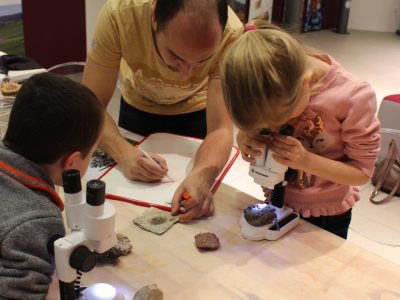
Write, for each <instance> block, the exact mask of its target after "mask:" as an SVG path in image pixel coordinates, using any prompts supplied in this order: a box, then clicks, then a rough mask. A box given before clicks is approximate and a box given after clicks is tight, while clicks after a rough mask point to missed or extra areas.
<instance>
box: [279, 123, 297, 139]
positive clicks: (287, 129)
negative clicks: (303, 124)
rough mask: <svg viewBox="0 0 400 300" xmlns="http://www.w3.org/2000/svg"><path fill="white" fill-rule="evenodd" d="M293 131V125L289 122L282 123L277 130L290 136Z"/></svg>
mask: <svg viewBox="0 0 400 300" xmlns="http://www.w3.org/2000/svg"><path fill="white" fill-rule="evenodd" d="M293 133H294V127H293V126H292V125H290V124H285V125H282V127H281V129H280V130H279V134H283V135H288V136H292V135H293Z"/></svg>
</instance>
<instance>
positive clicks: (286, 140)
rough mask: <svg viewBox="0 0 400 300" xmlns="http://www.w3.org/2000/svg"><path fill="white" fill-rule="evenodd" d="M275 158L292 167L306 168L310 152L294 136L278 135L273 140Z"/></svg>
mask: <svg viewBox="0 0 400 300" xmlns="http://www.w3.org/2000/svg"><path fill="white" fill-rule="evenodd" d="M271 149H272V150H273V151H274V152H275V153H274V154H273V156H272V157H273V158H274V159H275V160H276V161H277V162H279V163H281V164H282V165H285V166H287V167H289V168H292V169H297V170H303V171H304V170H306V166H307V164H308V161H309V156H310V155H309V154H310V152H308V151H307V150H306V149H305V148H304V146H303V144H302V143H301V142H300V141H299V140H297V139H296V138H294V137H292V136H286V135H277V136H275V137H274V139H273V141H272V148H271Z"/></svg>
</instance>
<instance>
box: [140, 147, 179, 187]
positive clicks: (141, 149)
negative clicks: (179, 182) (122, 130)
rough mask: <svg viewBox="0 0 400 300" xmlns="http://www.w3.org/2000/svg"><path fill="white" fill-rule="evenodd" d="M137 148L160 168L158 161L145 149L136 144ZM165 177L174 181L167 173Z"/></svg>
mask: <svg viewBox="0 0 400 300" xmlns="http://www.w3.org/2000/svg"><path fill="white" fill-rule="evenodd" d="M138 148H139V151H140V152H141V153H142V154H143V156H144V157H146V158H148V159H149V160H150V161H152V162H153V163H155V164H156V165H157V166H159V167H160V168H161V166H160V164H159V163H158V162H156V161H155V160H154V159H153V158H152V157H151V156H150V155H149V154H148V153H147V152H146V151H144V150H143V148H142V147H140V146H138ZM165 177H167V178H168V179H169V180H171V181H175V180H173V179H172V178H171V177H170V176H169V175H168V174H167V175H166V176H165Z"/></svg>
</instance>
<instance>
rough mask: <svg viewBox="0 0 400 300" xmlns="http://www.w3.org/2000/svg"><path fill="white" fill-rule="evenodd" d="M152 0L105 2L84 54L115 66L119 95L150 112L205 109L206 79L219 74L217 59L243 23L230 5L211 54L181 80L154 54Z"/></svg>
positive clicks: (105, 64) (107, 64) (180, 112)
mask: <svg viewBox="0 0 400 300" xmlns="http://www.w3.org/2000/svg"><path fill="white" fill-rule="evenodd" d="M151 5H152V0H109V1H107V3H106V4H105V5H104V6H103V8H102V10H101V12H100V15H99V18H98V20H97V23H96V29H95V33H94V38H93V41H92V44H91V49H90V50H89V56H90V58H91V59H93V60H94V61H95V62H96V63H98V64H100V65H103V66H108V67H115V66H119V65H120V76H121V79H122V85H123V89H122V96H123V97H124V99H125V100H126V101H127V102H128V103H129V104H130V105H132V106H134V107H136V108H138V109H140V110H142V111H145V112H149V113H155V114H163V115H175V114H182V113H189V112H194V111H198V110H201V109H204V108H205V105H206V97H207V84H208V80H209V79H214V78H217V79H218V78H220V67H219V63H220V61H221V60H222V58H223V55H224V54H225V51H226V50H227V48H228V46H229V45H230V44H231V43H232V42H233V41H234V40H235V38H236V37H238V35H239V34H240V31H241V28H242V23H241V22H240V20H239V19H238V18H237V16H236V15H235V14H234V13H233V11H232V10H231V9H229V14H228V22H227V25H226V27H225V30H224V34H223V37H222V40H221V44H220V45H219V47H218V49H217V51H216V53H215V54H214V56H213V57H212V58H211V59H210V60H209V61H208V62H207V63H206V64H205V65H204V66H203V67H202V68H199V69H196V70H194V72H193V75H192V76H191V77H190V78H189V79H187V80H184V81H182V79H181V76H180V75H179V73H178V72H176V71H173V70H171V69H170V68H169V67H168V66H167V64H166V63H165V62H164V61H163V60H162V58H161V57H160V55H159V54H158V52H157V49H156V46H155V44H154V41H153V36H152V30H151Z"/></svg>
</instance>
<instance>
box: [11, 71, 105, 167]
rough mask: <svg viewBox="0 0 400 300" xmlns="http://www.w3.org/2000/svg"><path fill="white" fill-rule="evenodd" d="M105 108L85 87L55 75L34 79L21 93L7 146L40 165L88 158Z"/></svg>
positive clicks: (31, 79) (25, 85)
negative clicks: (67, 157) (70, 157)
mask: <svg viewBox="0 0 400 300" xmlns="http://www.w3.org/2000/svg"><path fill="white" fill-rule="evenodd" d="M103 122H104V108H103V106H102V105H101V103H100V102H99V101H98V99H97V97H96V96H95V94H94V93H93V92H92V91H91V90H90V89H88V88H87V87H85V86H84V85H82V84H80V83H78V82H75V81H73V80H71V79H69V78H67V77H64V76H61V75H56V74H52V73H42V74H37V75H34V76H32V77H31V78H30V79H28V80H27V81H26V82H25V83H24V84H23V85H22V88H21V90H20V91H19V92H18V94H17V96H16V99H15V103H14V105H13V108H12V110H11V113H10V120H9V122H8V128H7V132H6V134H5V137H4V140H3V142H4V145H5V146H7V147H8V148H10V149H11V150H13V151H14V152H16V153H19V154H20V155H22V156H23V157H25V158H27V159H29V160H31V161H33V162H36V163H38V164H51V163H54V162H56V161H57V159H59V158H60V157H61V156H62V155H63V154H65V153H68V152H71V153H72V152H74V151H80V152H82V156H83V157H85V156H86V155H87V154H88V152H89V151H90V149H91V148H92V147H93V145H94V143H95V142H96V141H97V139H98V137H99V135H100V131H101V129H102V127H103Z"/></svg>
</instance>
